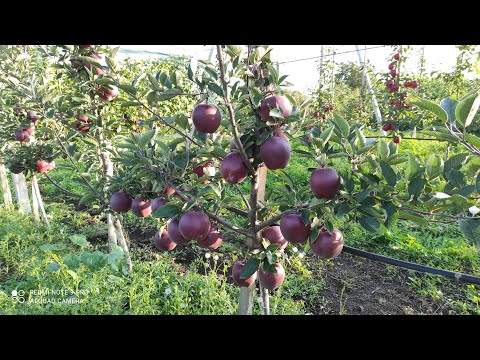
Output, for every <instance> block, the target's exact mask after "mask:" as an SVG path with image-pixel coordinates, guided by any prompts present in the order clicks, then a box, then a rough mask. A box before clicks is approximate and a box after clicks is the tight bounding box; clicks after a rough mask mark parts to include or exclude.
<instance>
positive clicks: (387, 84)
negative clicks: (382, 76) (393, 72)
mask: <svg viewBox="0 0 480 360" xmlns="http://www.w3.org/2000/svg"><path fill="white" fill-rule="evenodd" d="M392 85H393V80H387V81H386V82H385V86H386V87H387V88H389V89H390V88H391V87H392Z"/></svg>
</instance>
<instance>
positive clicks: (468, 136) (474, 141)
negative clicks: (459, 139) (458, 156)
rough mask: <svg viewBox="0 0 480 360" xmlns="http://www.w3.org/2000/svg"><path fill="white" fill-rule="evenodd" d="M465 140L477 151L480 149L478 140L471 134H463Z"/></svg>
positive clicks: (479, 140) (479, 139)
mask: <svg viewBox="0 0 480 360" xmlns="http://www.w3.org/2000/svg"><path fill="white" fill-rule="evenodd" d="M465 140H466V141H467V142H468V143H469V144H470V145H473V146H475V147H476V148H477V149H480V138H479V137H477V136H475V135H473V134H470V133H468V134H465Z"/></svg>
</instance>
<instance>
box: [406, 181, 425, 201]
mask: <svg viewBox="0 0 480 360" xmlns="http://www.w3.org/2000/svg"><path fill="white" fill-rule="evenodd" d="M426 184H427V180H426V179H424V178H414V179H412V180H410V182H409V183H408V193H409V194H410V195H412V196H413V197H414V198H415V199H416V198H418V197H419V196H420V194H421V193H422V190H423V188H424V187H425V185H426Z"/></svg>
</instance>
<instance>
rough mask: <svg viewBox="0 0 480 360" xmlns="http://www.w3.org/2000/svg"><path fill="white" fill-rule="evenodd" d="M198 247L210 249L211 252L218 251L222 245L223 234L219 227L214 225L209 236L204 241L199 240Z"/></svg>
mask: <svg viewBox="0 0 480 360" xmlns="http://www.w3.org/2000/svg"><path fill="white" fill-rule="evenodd" d="M198 245H199V246H200V247H202V248H209V249H211V250H216V249H218V248H219V247H220V245H222V233H221V232H220V230H219V229H218V226H217V225H213V224H212V226H211V227H210V231H209V233H208V235H207V236H205V237H204V238H203V239H202V240H198Z"/></svg>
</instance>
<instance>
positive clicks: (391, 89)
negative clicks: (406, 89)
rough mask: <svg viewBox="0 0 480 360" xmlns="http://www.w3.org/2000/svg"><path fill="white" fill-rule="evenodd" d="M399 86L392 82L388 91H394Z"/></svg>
mask: <svg viewBox="0 0 480 360" xmlns="http://www.w3.org/2000/svg"><path fill="white" fill-rule="evenodd" d="M399 88H400V87H399V86H398V84H393V85H392V86H390V92H396V91H398V89H399Z"/></svg>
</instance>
